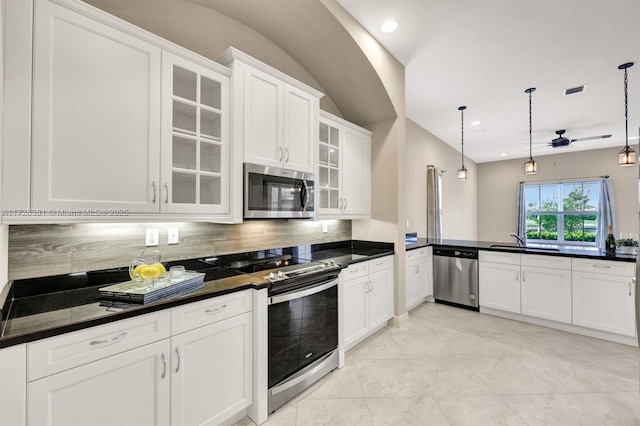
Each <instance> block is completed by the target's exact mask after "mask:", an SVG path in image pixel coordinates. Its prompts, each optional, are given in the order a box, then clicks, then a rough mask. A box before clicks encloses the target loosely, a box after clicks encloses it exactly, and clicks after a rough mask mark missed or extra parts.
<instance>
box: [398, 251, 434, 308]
mask: <svg viewBox="0 0 640 426" xmlns="http://www.w3.org/2000/svg"><path fill="white" fill-rule="evenodd" d="M431 249H432V248H431V247H423V248H418V249H414V250H410V251H408V252H407V254H406V263H405V280H406V286H405V294H406V300H405V302H406V307H407V310H411V309H413V308H415V307H416V306H418V305H419V304H420V303H422V302H424V300H425V298H426V297H427V296H433V274H432V272H431V268H430V261H429V260H430V258H431V255H430V252H431Z"/></svg>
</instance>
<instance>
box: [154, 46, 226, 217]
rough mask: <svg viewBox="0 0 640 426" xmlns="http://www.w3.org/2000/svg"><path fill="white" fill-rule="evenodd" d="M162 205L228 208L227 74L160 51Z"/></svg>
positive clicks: (205, 209)
mask: <svg viewBox="0 0 640 426" xmlns="http://www.w3.org/2000/svg"><path fill="white" fill-rule="evenodd" d="M162 61H163V100H164V101H163V112H162V117H163V123H162V127H163V132H162V138H163V139H162V152H161V156H162V187H161V188H158V197H159V198H160V205H161V207H160V208H161V210H164V211H165V212H177V213H201V214H207V213H211V214H225V213H228V212H229V208H230V204H229V179H230V157H229V148H230V147H229V124H228V122H229V117H228V111H229V107H228V106H229V78H228V77H227V76H224V75H220V74H218V73H217V72H215V71H213V70H210V69H208V68H206V67H203V66H200V65H198V64H195V63H193V62H191V61H188V60H186V59H183V58H181V57H179V56H175V55H172V54H169V53H167V52H163V58H162Z"/></svg>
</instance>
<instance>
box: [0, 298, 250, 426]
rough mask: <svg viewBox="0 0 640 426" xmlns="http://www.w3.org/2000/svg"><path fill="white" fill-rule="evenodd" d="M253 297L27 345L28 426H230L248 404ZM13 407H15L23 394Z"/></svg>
mask: <svg viewBox="0 0 640 426" xmlns="http://www.w3.org/2000/svg"><path fill="white" fill-rule="evenodd" d="M251 292H252V291H251V290H246V291H244V292H236V293H231V294H227V295H223V296H218V297H214V298H210V299H206V300H202V301H199V302H194V303H191V304H187V305H182V306H179V307H175V308H172V309H170V310H163V311H159V312H155V313H152V314H147V315H142V316H139V317H134V318H129V319H126V320H122V321H117V322H113V323H109V324H105V325H102V326H97V327H92V328H88V329H85V330H80V331H77V332H72V333H67V334H63V335H60V336H56V337H52V338H49V339H44V340H40V341H37V342H33V343H30V344H28V345H27V351H26V352H27V353H26V356H24V359H26V363H27V366H28V371H29V375H30V377H29V379H28V380H29V382H26V380H27V379H26V377H25V382H26V383H27V384H26V395H27V403H26V406H27V408H26V414H27V416H26V418H27V422H26V424H27V425H51V426H55V425H60V426H69V425H78V426H81V425H82V426H85V425H113V424H119V425H120V424H121V425H195V424H198V425H218V424H223V423H224V422H226V421H230V419H232V418H234V417H235V416H237V415H239V414H241V413H242V412H243V410H245V409H246V408H247V407H248V406H249V405H250V404H251V402H252V383H253V381H252V372H253V365H252V360H253V350H252V342H253V335H252V312H251V310H252V297H251ZM171 332H172V333H173V334H171ZM136 343H137V345H136ZM4 354H5V352H4V350H3V351H0V360H2V361H4V357H3V355H4ZM16 365H18V366H19V364H16ZM26 370H27V368H25V369H24V370H23V374H25V375H26ZM0 371H1V370H0ZM3 379H4V373H3ZM3 383H4V381H3ZM0 395H1V393H0ZM10 401H14V402H15V403H16V404H19V395H17V394H16V395H14V396H13V397H12V398H11V399H10ZM23 407H24V405H23ZM23 412H24V409H23ZM10 414H11V412H10ZM3 419H4V418H3ZM16 424H20V423H19V422H16Z"/></svg>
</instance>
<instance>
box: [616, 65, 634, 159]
mask: <svg viewBox="0 0 640 426" xmlns="http://www.w3.org/2000/svg"><path fill="white" fill-rule="evenodd" d="M632 66H633V62H627V63H626V64H622V65H620V66H619V67H618V69H619V70H624V148H622V151H620V153H618V166H633V165H634V164H636V152H635V151H634V150H633V149H631V148H629V117H628V115H629V111H628V110H629V107H628V105H629V103H628V96H627V93H628V77H627V68H630V67H632Z"/></svg>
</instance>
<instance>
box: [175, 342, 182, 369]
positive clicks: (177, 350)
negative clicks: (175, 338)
mask: <svg viewBox="0 0 640 426" xmlns="http://www.w3.org/2000/svg"><path fill="white" fill-rule="evenodd" d="M176 354H177V355H178V366H177V367H176V373H177V372H178V371H179V370H180V360H181V358H180V348H176Z"/></svg>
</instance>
